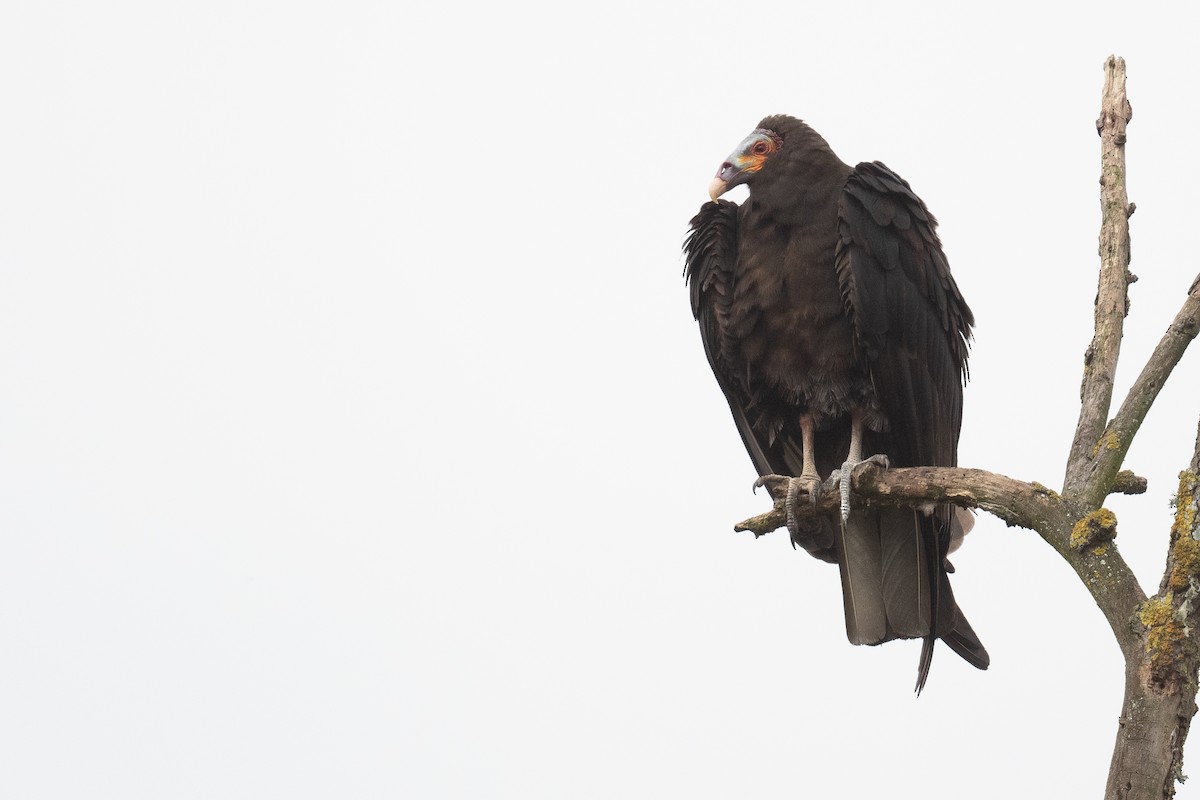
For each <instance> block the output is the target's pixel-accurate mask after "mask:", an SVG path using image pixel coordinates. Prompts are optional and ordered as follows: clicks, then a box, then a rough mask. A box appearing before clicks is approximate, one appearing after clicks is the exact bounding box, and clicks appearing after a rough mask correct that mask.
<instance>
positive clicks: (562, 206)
mask: <svg viewBox="0 0 1200 800" xmlns="http://www.w3.org/2000/svg"><path fill="white" fill-rule="evenodd" d="M407 5H410V4H407V3H395V2H379V3H354V2H349V3H336V4H335V3H328V4H314V3H306V2H299V3H296V2H289V3H283V2H259V1H257V0H249V1H248V2H247V1H246V0H238V2H206V3H191V4H173V3H171V4H167V3H158V2H144V3H131V2H114V3H81V2H75V3H72V2H40V3H36V4H34V3H24V4H18V3H9V4H7V5H6V6H5V8H4V10H3V11H0V76H2V77H0V108H2V109H3V116H4V123H3V124H2V125H0V752H3V753H4V754H5V755H4V759H3V762H4V767H3V769H0V795H3V796H4V797H12V798H82V797H88V798H122V800H131V799H133V798H154V799H155V800H160V799H161V798H205V799H207V798H256V799H257V798H268V797H287V798H326V797H353V798H397V797H410V798H459V797H466V798H483V797H496V798H548V799H549V798H615V797H630V798H643V797H645V798H650V797H654V798H663V797H688V798H695V799H696V800H703V799H706V798H730V797H745V796H751V795H753V796H757V797H768V798H770V797H878V796H915V795H916V794H917V793H918V792H920V794H921V796H922V797H925V798H929V799H930V800H933V799H934V798H956V797H960V796H963V795H968V796H971V797H979V798H1012V797H1047V798H1049V797H1098V796H1100V794H1101V793H1102V790H1103V786H1104V781H1105V777H1106V772H1107V768H1108V761H1109V757H1110V754H1111V748H1112V743H1113V739H1114V736H1115V732H1116V725H1117V715H1118V712H1119V709H1120V702H1121V692H1122V664H1121V660H1120V655H1119V652H1118V650H1117V647H1116V644H1115V641H1114V639H1113V638H1112V635H1111V632H1110V631H1109V630H1108V628H1107V627H1106V624H1105V622H1104V620H1103V618H1102V616H1101V615H1100V613H1099V611H1098V610H1097V609H1096V608H1095V607H1094V605H1093V603H1092V601H1091V599H1090V597H1089V596H1088V594H1087V593H1086V591H1085V590H1084V589H1083V587H1082V586H1081V585H1080V584H1079V582H1078V580H1077V579H1076V578H1075V576H1074V574H1073V573H1072V572H1071V570H1070V569H1068V568H1067V567H1066V566H1065V565H1064V564H1063V563H1062V562H1061V561H1060V560H1059V559H1058V558H1057V556H1056V555H1055V554H1054V553H1053V551H1052V550H1051V549H1050V548H1049V547H1047V546H1046V545H1045V544H1044V543H1043V542H1042V541H1041V540H1040V539H1039V538H1038V537H1037V536H1036V535H1035V534H1033V533H1030V532H1028V531H1022V530H1017V529H1007V528H1005V526H1004V525H1003V524H1002V523H1000V522H999V521H997V520H995V519H993V518H990V517H987V516H982V517H981V518H980V520H979V523H978V525H977V527H976V530H975V533H973V534H972V535H971V537H970V539H969V540H968V542H967V545H966V546H965V547H964V548H963V550H961V551H960V552H959V554H958V555H957V556H956V558H955V563H956V565H957V567H958V572H957V574H956V575H955V576H954V586H955V592H956V594H957V597H958V600H959V603H960V604H961V606H962V608H963V609H964V610H965V612H966V613H967V615H968V616H969V618H970V620H971V622H972V624H973V626H974V628H975V630H976V631H977V632H978V634H979V636H980V637H981V639H982V640H983V642H984V643H985V644H986V645H987V647H988V649H989V651H990V653H991V656H992V667H991V669H990V670H988V671H987V672H978V671H976V670H974V669H972V668H971V667H969V666H968V665H967V664H966V663H965V662H963V661H961V660H960V659H958V658H956V657H955V656H954V655H953V654H952V653H950V651H949V650H948V649H946V648H944V647H939V649H938V652H937V653H936V655H935V658H934V663H933V669H932V673H931V676H930V679H929V684H928V687H927V689H926V691H925V693H924V694H923V695H922V696H921V697H920V698H915V697H914V696H913V694H912V691H911V690H912V684H913V680H914V676H915V670H916V662H917V657H918V653H919V649H920V646H919V644H918V643H916V642H899V643H894V644H891V645H888V646H885V647H881V648H862V647H858V648H856V647H853V646H851V645H850V644H848V643H847V641H846V638H845V634H844V627H843V620H842V610H841V609H842V604H841V599H840V590H839V585H838V576H837V570H836V569H833V568H832V567H830V566H829V565H827V564H824V563H820V562H817V561H815V560H813V559H811V558H809V557H808V556H807V555H805V554H803V553H800V552H794V551H793V550H792V548H791V547H790V545H789V543H788V541H787V536H786V534H784V533H782V532H780V533H776V534H773V535H771V536H768V537H765V538H763V539H761V540H758V541H755V540H754V539H753V537H752V536H750V535H749V534H735V533H734V532H733V531H732V526H733V524H734V523H735V522H736V521H738V520H740V519H743V518H745V517H747V516H750V515H752V514H754V513H757V512H759V511H761V510H763V509H765V508H766V507H767V505H768V502H769V501H768V499H767V498H766V497H765V495H763V494H760V495H758V496H755V495H753V494H751V492H750V484H751V482H752V480H753V479H754V477H755V473H754V470H753V468H752V466H751V464H750V461H749V459H748V458H747V456H746V455H745V453H744V451H743V448H742V445H741V442H740V440H739V438H738V435H737V433H736V431H735V429H734V426H733V423H732V421H731V419H730V416H729V412H728V408H727V406H726V405H725V401H724V399H723V398H722V396H721V393H720V391H719V389H718V387H717V385H716V382H715V381H714V380H713V378H712V376H711V373H710V371H709V368H708V365H707V363H706V361H705V359H704V355H703V351H702V348H701V345H700V340H699V336H698V334H697V331H696V326H695V323H694V321H693V320H692V319H691V315H690V312H689V308H688V302H687V294H686V290H685V288H684V285H683V281H682V279H681V276H680V272H681V270H682V267H683V262H682V259H681V256H680V245H681V244H682V241H683V237H684V234H685V231H686V226H687V222H688V220H689V219H690V217H691V216H692V214H694V213H695V211H696V210H697V208H698V207H699V206H700V204H701V203H702V202H703V201H704V200H705V199H706V192H705V190H706V187H707V186H708V183H709V180H710V178H711V177H712V175H713V173H714V172H715V170H716V168H717V166H718V165H719V164H720V162H721V161H722V160H723V159H724V157H725V156H726V154H727V153H728V152H729V151H730V150H731V149H732V148H733V147H734V145H736V144H737V143H738V142H739V141H740V140H741V139H742V138H743V137H744V136H745V135H746V134H747V133H748V132H749V131H750V130H751V129H752V128H754V127H755V126H756V124H757V122H758V120H759V119H760V118H762V117H763V116H765V115H767V114H772V113H781V112H783V113H791V114H793V115H796V116H799V117H802V118H804V119H805V120H807V121H808V122H809V123H810V124H812V125H813V126H814V127H815V128H816V129H817V130H818V131H820V132H821V133H822V134H823V135H824V136H825V137H826V138H827V139H828V140H829V142H830V143H831V145H832V146H833V148H834V150H835V151H836V152H837V153H838V154H839V155H840V156H841V157H842V159H843V160H845V161H848V162H850V163H856V162H858V161H862V160H874V159H879V160H882V161H885V162H886V163H887V164H888V165H889V166H891V167H892V168H893V169H895V170H896V171H897V172H899V173H900V174H901V175H902V176H904V177H905V178H906V179H908V180H909V181H910V182H911V184H912V185H913V187H914V189H915V190H916V191H917V192H918V193H919V194H920V195H921V196H922V197H923V198H924V200H925V201H926V203H927V204H928V205H929V206H930V208H931V209H932V210H933V211H934V213H935V214H937V216H938V217H939V219H940V221H941V229H940V230H941V234H942V238H943V241H944V243H945V249H946V252H947V254H948V256H949V258H950V262H951V265H952V267H953V269H954V272H955V275H956V277H957V279H958V282H959V285H960V287H961V288H962V290H963V293H964V294H965V296H966V297H967V299H968V301H969V302H970V304H971V305H972V306H973V308H974V310H975V313H976V318H977V320H978V326H977V329H976V341H975V345H974V349H973V353H972V358H971V374H972V381H971V383H970V385H969V386H968V388H967V390H966V408H965V416H964V424H963V432H962V442H961V449H960V463H962V464H963V465H964V466H971V467H980V468H984V469H989V470H993V471H997V472H1001V473H1005V474H1009V475H1012V476H1014V477H1017V478H1021V479H1025V480H1036V481H1040V482H1042V483H1044V484H1047V485H1049V486H1052V487H1058V486H1060V485H1061V479H1062V472H1063V467H1064V464H1065V456H1066V450H1067V446H1068V444H1069V442H1070V438H1071V435H1072V432H1073V429H1074V420H1075V415H1076V412H1077V407H1078V388H1079V380H1080V367H1081V362H1082V354H1083V351H1084V349H1085V347H1086V345H1087V343H1088V341H1089V339H1090V336H1091V327H1090V326H1091V309H1092V298H1093V295H1094V291H1095V277H1096V270H1097V263H1098V262H1097V257H1096V236H1097V229H1098V224H1099V204H1098V184H1097V180H1098V175H1099V160H1098V153H1099V140H1098V138H1097V137H1096V134H1095V129H1094V121H1095V119H1096V117H1097V115H1098V111H1099V101H1100V90H1101V86H1102V82H1103V71H1102V64H1103V61H1104V59H1105V57H1106V56H1108V55H1109V54H1110V53H1116V54H1118V55H1122V56H1124V57H1125V58H1126V59H1127V61H1128V65H1129V75H1130V80H1129V95H1130V98H1131V101H1132V103H1133V107H1134V110H1135V115H1134V119H1133V122H1132V124H1131V126H1130V129H1129V136H1130V138H1129V149H1128V164H1129V191H1130V197H1131V199H1132V200H1134V201H1135V202H1136V203H1137V207H1138V211H1137V214H1136V215H1135V216H1134V217H1133V220H1132V226H1133V257H1134V260H1133V264H1132V269H1133V271H1134V272H1135V273H1136V274H1137V275H1138V276H1139V277H1140V280H1139V281H1138V283H1137V284H1136V285H1135V286H1134V287H1133V290H1132V298H1133V299H1132V314H1131V315H1130V317H1129V319H1128V323H1127V338H1126V341H1125V345H1124V349H1123V357H1124V359H1123V362H1122V370H1121V373H1120V375H1119V378H1118V389H1117V391H1118V397H1121V396H1123V393H1124V390H1125V387H1127V386H1128V385H1129V383H1130V381H1131V380H1132V378H1133V376H1134V375H1136V373H1137V371H1138V370H1139V369H1140V368H1141V365H1142V363H1143V362H1144V360H1145V358H1146V356H1147V354H1148V353H1149V352H1150V350H1151V348H1152V347H1153V346H1154V344H1155V343H1156V342H1157V340H1158V338H1159V336H1160V335H1161V334H1162V332H1163V330H1164V329H1165V327H1166V325H1167V324H1168V322H1169V321H1170V319H1171V317H1172V316H1173V315H1174V313H1175V312H1176V310H1177V309H1178V307H1179V306H1180V304H1181V303H1182V302H1183V299H1184V295H1185V292H1186V290H1187V287H1188V285H1189V284H1190V282H1191V281H1192V279H1193V277H1194V276H1195V275H1196V273H1197V271H1198V270H1200V265H1198V263H1197V261H1196V259H1195V258H1194V256H1193V255H1192V250H1193V249H1194V248H1193V245H1194V239H1195V232H1196V225H1197V223H1196V220H1197V212H1198V211H1200V207H1198V201H1197V193H1196V189H1195V187H1196V186H1197V185H1200V174H1198V173H1200V160H1198V159H1197V158H1196V131H1197V130H1200V106H1198V105H1197V103H1196V102H1195V98H1196V87H1197V85H1198V84H1200V62H1197V60H1196V58H1195V31H1196V30H1197V25H1196V22H1197V20H1196V19H1195V18H1194V17H1190V16H1189V17H1184V16H1182V15H1179V14H1174V13H1167V12H1161V13H1151V12H1149V11H1144V10H1140V11H1135V10H1132V7H1130V6H1128V5H1126V4H1112V5H1111V6H1106V5H1105V4H1103V3H1092V4H1088V6H1087V8H1086V10H1085V9H1084V8H1083V7H1082V6H1080V7H1079V10H1077V11H1075V12H1071V13H1067V12H1060V11H1056V10H1055V7H1054V6H1053V5H1052V4H1049V3H1039V4H1031V5H1029V6H1028V7H1026V8H1023V9H1022V8H1019V6H1020V4H1016V6H1014V5H1013V4H1004V6H1003V8H1001V6H998V5H995V4H993V5H991V6H988V7H987V9H988V10H987V11H986V12H982V11H975V10H969V9H976V8H982V7H976V6H971V5H970V4H963V3H938V4H923V5H922V7H920V8H918V7H914V5H913V4H902V3H888V4H882V3H880V4H856V3H837V4H833V3H822V4H805V3H799V2H790V3H757V4H753V5H751V4H745V5H738V4H733V3H723V4H713V3H694V2H689V3H686V4H684V3H680V4H676V5H672V6H661V5H655V4H648V3H622V2H616V3H603V4H597V5H596V6H595V8H590V9H589V8H584V9H580V8H575V7H569V6H564V5H561V4H558V5H551V4H545V5H541V4H534V3H523V2H516V3H496V4H486V5H485V4H482V3H474V4H472V3H467V4H452V3H438V4H430V5H428V6H427V7H425V8H424V9H420V10H411V9H406V8H405V7H406V6H407ZM1163 5H1165V4H1163ZM1148 7H1149V6H1143V8H1148ZM1179 7H1180V8H1182V7H1183V6H1182V4H1180V5H1179ZM1014 8H1016V10H1013V9H1014ZM734 196H735V198H738V199H740V198H741V197H742V196H743V195H742V194H739V193H736V192H735V193H734ZM1198 359H1200V355H1197V354H1196V353H1195V352H1192V353H1189V354H1188V356H1187V357H1186V358H1185V360H1184V361H1183V363H1182V364H1181V366H1180V367H1179V369H1178V370H1177V371H1176V374H1175V376H1174V377H1173V379H1172V381H1171V383H1170V384H1169V385H1168V386H1167V388H1166V390H1165V391H1164V393H1163V395H1162V396H1161V398H1160V400H1159V403H1158V404H1157V406H1156V407H1155V408H1154V410H1153V412H1152V413H1151V416H1150V418H1149V420H1148V421H1147V423H1146V425H1145V427H1144V428H1143V432H1142V434H1141V436H1140V438H1139V439H1138V441H1137V443H1136V444H1135V446H1134V448H1133V450H1132V451H1131V453H1130V456H1129V461H1128V465H1129V466H1131V467H1132V468H1134V469H1135V470H1136V471H1138V472H1139V473H1140V474H1142V475H1145V476H1146V477H1148V478H1149V480H1150V491H1149V493H1148V494H1146V495H1144V496H1142V497H1137V498H1114V499H1112V500H1111V501H1110V507H1111V508H1112V509H1113V510H1114V511H1115V512H1116V513H1117V515H1118V517H1119V519H1120V527H1119V531H1120V536H1119V539H1118V544H1119V547H1120V549H1121V551H1122V553H1123V554H1124V555H1125V556H1126V558H1127V559H1128V560H1129V561H1130V562H1131V564H1132V566H1133V567H1134V569H1135V570H1136V572H1137V574H1138V576H1139V578H1140V579H1141V581H1142V583H1143V586H1144V587H1145V588H1146V589H1147V590H1148V591H1153V590H1154V589H1155V588H1156V587H1157V584H1158V580H1159V577H1160V575H1161V572H1162V565H1163V559H1164V555H1165V547H1166V541H1167V530H1168V526H1169V524H1170V509H1169V507H1168V500H1169V497H1170V495H1171V494H1172V492H1173V490H1174V485H1175V480H1176V479H1175V476H1176V474H1177V473H1178V471H1179V470H1180V469H1182V468H1183V467H1184V466H1185V465H1186V463H1187V461H1188V457H1189V455H1190V453H1191V447H1192V442H1193V440H1194V435H1195V431H1196V421H1197V414H1198V410H1200V403H1198V402H1197V400H1196V386H1197V381H1196V379H1195V374H1196V372H1197V365H1198V364H1200V360H1198ZM1198 748H1200V745H1197V744H1196V742H1195V741H1192V742H1189V747H1188V754H1189V755H1188V758H1189V764H1191V770H1192V771H1195V770H1200V766H1197V765H1196V764H1195V763H1191V762H1192V761H1196V762H1197V763H1200V749H1198ZM1186 766H1187V765H1185V767H1186ZM1178 796H1179V797H1180V798H1181V799H1182V800H1187V799H1188V798H1200V789H1198V788H1196V787H1195V786H1193V785H1192V784H1190V783H1189V784H1187V785H1185V786H1184V787H1182V788H1181V790H1180V792H1179V795H1178Z"/></svg>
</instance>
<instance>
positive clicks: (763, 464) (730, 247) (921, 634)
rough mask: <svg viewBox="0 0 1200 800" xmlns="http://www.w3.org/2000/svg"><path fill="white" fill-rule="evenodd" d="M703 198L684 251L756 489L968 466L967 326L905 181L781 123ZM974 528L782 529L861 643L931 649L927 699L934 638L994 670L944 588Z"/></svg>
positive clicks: (955, 518) (724, 168) (926, 220)
mask: <svg viewBox="0 0 1200 800" xmlns="http://www.w3.org/2000/svg"><path fill="white" fill-rule="evenodd" d="M739 184H746V185H747V186H748V187H749V191H750V196H749V199H747V200H746V201H745V202H744V203H742V204H741V205H740V206H739V205H737V204H736V203H733V202H730V201H728V200H721V199H718V198H719V197H720V196H721V195H722V194H724V193H725V191H726V190H728V189H729V188H731V187H733V186H737V185H739ZM710 195H711V196H712V202H709V203H706V204H705V205H704V206H703V207H702V208H701V209H700V212H699V213H698V214H697V215H696V216H695V218H693V219H692V222H691V233H690V234H689V236H688V238H687V242H686V244H685V246H684V249H685V252H686V264H687V266H686V276H687V280H688V281H689V282H690V290H691V303H692V311H693V313H694V314H695V316H696V319H697V321H698V322H699V323H700V335H701V338H702V339H703V342H704V350H705V352H706V353H707V355H708V360H709V363H710V364H711V365H712V369H713V372H714V373H715V374H716V377H717V382H718V383H719V384H720V386H721V389H722V390H723V391H724V393H725V397H726V399H727V400H728V401H729V407H730V409H731V410H732V412H733V418H734V421H735V423H736V424H737V429H738V432H739V433H740V434H741V436H742V441H743V442H744V443H745V445H746V449H747V450H748V451H749V453H750V458H751V460H752V461H753V462H754V466H755V468H756V469H757V470H758V473H759V475H760V476H766V475H786V476H794V477H793V481H792V488H793V489H794V488H795V487H796V486H799V487H800V489H801V490H803V491H804V492H807V493H810V494H811V493H813V492H816V491H819V487H820V483H821V478H822V476H830V475H831V474H833V473H835V472H839V471H840V472H841V474H842V475H843V476H846V475H848V472H849V470H850V469H851V468H852V466H853V465H854V464H856V463H858V462H860V461H862V460H863V454H864V453H867V454H879V455H882V456H885V457H886V459H887V461H888V462H890V464H891V465H892V466H895V467H906V466H955V465H957V463H958V453H957V451H958V437H959V429H960V427H961V423H962V388H963V381H964V380H965V378H966V370H967V344H968V340H969V338H970V335H971V326H972V324H973V323H974V320H973V318H972V315H971V310H970V309H969V308H968V307H967V304H966V302H965V301H964V300H963V297H962V295H961V294H960V293H959V290H958V286H957V285H956V284H955V282H954V278H953V276H952V275H951V274H950V267H949V265H948V263H947V261H946V257H945V255H944V254H943V252H942V245H941V242H940V240H939V239H938V236H937V233H936V230H935V229H936V226H937V221H936V220H935V219H934V217H933V215H932V214H930V213H929V210H928V209H927V208H926V207H925V204H924V203H923V202H922V201H921V199H920V198H919V197H917V195H916V194H914V193H913V191H912V189H911V188H910V187H909V185H908V183H907V182H906V181H904V180H903V179H901V178H900V177H899V176H898V175H896V173H894V172H892V171H891V170H890V169H888V168H887V167H886V166H884V165H883V164H882V163H880V162H878V161H876V162H872V163H861V164H859V165H858V166H855V167H851V166H849V165H847V164H845V163H843V162H842V161H841V159H839V158H838V157H837V156H836V155H834V153H833V151H832V150H831V149H830V148H829V145H828V144H827V143H826V142H825V140H824V139H823V138H822V137H821V136H820V135H819V134H817V132H816V131H814V130H813V129H812V128H810V127H809V126H808V125H806V124H805V123H804V122H802V121H800V120H798V119H795V118H793V117H789V116H772V117H767V118H766V119H764V120H762V122H760V123H759V124H758V127H757V128H756V129H755V130H754V131H753V132H752V133H751V134H750V135H749V136H747V137H746V139H745V140H744V141H742V143H741V144H740V145H738V147H737V149H736V150H735V151H734V152H733V153H732V154H731V155H730V156H729V158H728V159H727V160H726V161H725V162H724V163H723V164H722V165H721V167H720V169H719V170H718V172H717V175H716V177H715V178H714V179H713V182H712V185H711V187H710ZM847 483H848V482H847ZM790 494H792V493H790ZM797 494H798V492H797ZM792 496H795V494H792ZM969 520H970V515H969V514H968V513H967V512H966V511H964V510H961V509H954V508H953V507H952V506H949V505H940V506H931V507H928V508H925V509H919V510H910V509H898V508H880V507H870V506H868V507H865V508H853V509H850V510H849V511H848V512H847V511H843V516H842V518H841V519H839V518H838V516H837V515H831V516H828V517H824V516H818V517H810V518H799V519H793V521H792V524H791V525H790V526H789V527H790V528H791V534H792V540H793V542H794V543H795V544H797V545H799V546H800V547H803V548H804V549H805V550H807V551H808V552H809V553H811V554H812V555H814V556H816V557H817V558H820V559H824V560H826V561H831V562H836V563H837V564H838V566H839V569H840V572H841V578H842V595H843V601H844V606H845V614H846V634H847V636H848V637H849V639H850V641H851V642H853V643H855V644H880V643H882V642H887V641H891V640H893V639H912V638H923V639H924V644H923V647H922V650H921V658H920V662H919V665H918V669H917V691H920V690H921V688H922V687H923V686H924V684H925V680H926V678H927V676H928V674H929V665H930V660H931V658H932V655H933V644H934V641H935V640H936V639H941V640H943V641H944V642H946V644H947V645H949V647H950V648H951V649H952V650H954V652H956V653H958V654H959V655H960V656H962V657H963V658H964V659H966V660H967V661H968V662H969V663H970V664H972V665H973V666H975V667H978V668H979V669H986V668H987V666H988V662H989V657H988V654H987V651H986V650H985V649H984V647H983V645H982V643H980V641H979V638H978V637H977V636H976V635H975V632H974V631H973V630H972V629H971V626H970V625H969V624H968V623H967V620H966V618H965V617H964V616H963V614H962V612H961V610H960V609H959V607H958V604H957V603H956V602H955V600H954V595H953V594H952V592H951V590H950V581H949V578H948V577H947V570H948V569H950V567H949V563H948V562H947V561H946V555H947V553H948V551H949V550H950V547H951V542H952V540H957V539H960V538H961V536H962V534H963V533H964V532H965V529H966V528H969Z"/></svg>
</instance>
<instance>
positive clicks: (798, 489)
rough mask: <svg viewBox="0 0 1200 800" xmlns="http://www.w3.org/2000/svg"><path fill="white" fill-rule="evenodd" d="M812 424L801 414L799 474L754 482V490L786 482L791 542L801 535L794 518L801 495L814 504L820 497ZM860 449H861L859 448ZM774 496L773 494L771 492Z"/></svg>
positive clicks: (810, 416)
mask: <svg viewBox="0 0 1200 800" xmlns="http://www.w3.org/2000/svg"><path fill="white" fill-rule="evenodd" d="M813 430H814V423H813V418H812V415H811V414H803V415H801V417H800V448H801V450H802V451H803V459H804V464H803V466H802V468H801V472H800V474H799V475H798V476H796V477H789V476H784V475H763V476H762V477H760V478H759V479H758V480H756V481H755V482H754V488H756V489H757V488H758V487H759V486H765V485H767V484H768V483H770V484H775V485H779V484H783V483H785V482H786V485H787V495H786V499H785V501H784V509H785V510H786V511H787V528H788V533H790V534H791V535H792V542H793V544H795V542H797V541H799V540H800V538H801V536H802V533H801V531H800V525H799V520H798V519H797V518H796V504H797V503H798V502H799V500H800V496H801V495H802V494H806V495H808V497H809V499H810V500H811V501H812V502H813V503H814V504H815V503H816V502H817V500H818V499H819V498H820V497H821V475H820V473H818V472H817V458H816V455H815V450H816V445H815V442H814V436H813ZM860 449H861V447H860ZM772 494H774V492H772Z"/></svg>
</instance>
